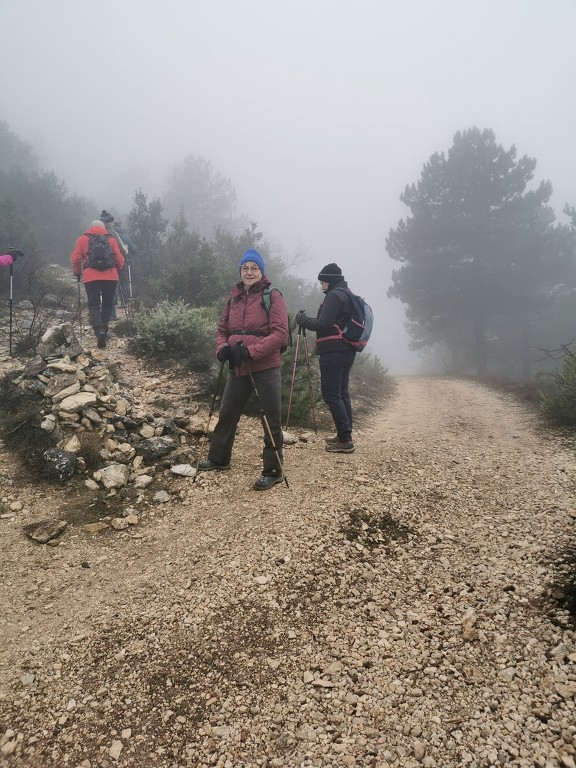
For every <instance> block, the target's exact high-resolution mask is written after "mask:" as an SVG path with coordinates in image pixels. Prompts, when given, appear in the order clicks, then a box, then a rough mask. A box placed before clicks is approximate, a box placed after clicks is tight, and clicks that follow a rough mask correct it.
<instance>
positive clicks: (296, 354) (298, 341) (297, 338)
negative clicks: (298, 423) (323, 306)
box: [286, 325, 302, 429]
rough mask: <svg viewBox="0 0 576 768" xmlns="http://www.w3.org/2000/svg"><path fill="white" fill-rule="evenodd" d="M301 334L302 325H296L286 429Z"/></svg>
mask: <svg viewBox="0 0 576 768" xmlns="http://www.w3.org/2000/svg"><path fill="white" fill-rule="evenodd" d="M301 335H302V327H301V326H300V325H299V326H298V335H297V336H296V348H295V349H296V351H295V352H294V366H293V368H292V381H291V382H290V394H289V395H288V410H287V412H286V429H288V422H289V421H290V409H291V407H292V395H293V394H294V382H295V381H296V369H297V367H298V351H299V349H300V336H301Z"/></svg>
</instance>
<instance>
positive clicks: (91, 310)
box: [70, 219, 124, 349]
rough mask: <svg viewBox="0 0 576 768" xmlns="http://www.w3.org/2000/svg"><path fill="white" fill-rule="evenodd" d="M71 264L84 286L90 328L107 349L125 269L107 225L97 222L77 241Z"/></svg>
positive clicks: (99, 344)
mask: <svg viewBox="0 0 576 768" xmlns="http://www.w3.org/2000/svg"><path fill="white" fill-rule="evenodd" d="M96 252H98V255H96ZM93 254H94V255H93ZM70 262H71V264H72V269H73V270H74V274H75V275H76V277H77V279H78V280H79V281H80V280H81V281H82V282H83V283H84V288H85V290H86V296H87V298H88V317H89V319H90V325H91V326H92V328H93V329H94V333H95V334H96V338H97V339H98V347H99V348H100V349H103V348H104V347H105V346H106V338H107V335H108V323H109V322H110V316H111V315H112V310H113V301H114V291H115V290H116V284H117V283H118V270H119V269H122V267H123V266H124V256H123V255H122V254H121V253H120V249H119V248H118V243H117V242H116V240H115V239H114V238H113V237H112V236H111V235H109V234H108V233H107V232H106V227H105V226H104V224H103V223H102V222H101V221H100V220H99V219H96V220H95V221H93V222H92V223H91V224H90V227H89V228H88V229H87V230H86V232H85V234H83V235H80V237H79V238H78V240H76V245H75V246H74V250H73V251H72V254H71V256H70Z"/></svg>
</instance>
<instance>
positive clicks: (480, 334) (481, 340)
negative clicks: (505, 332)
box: [474, 317, 488, 376]
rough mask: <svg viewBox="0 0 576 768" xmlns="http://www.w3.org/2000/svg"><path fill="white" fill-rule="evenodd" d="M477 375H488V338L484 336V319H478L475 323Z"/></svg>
mask: <svg viewBox="0 0 576 768" xmlns="http://www.w3.org/2000/svg"><path fill="white" fill-rule="evenodd" d="M474 334H475V352H476V375H477V376H485V375H486V374H487V373H488V361H487V357H486V336H485V334H484V318H483V317H477V318H476V319H475V321H474Z"/></svg>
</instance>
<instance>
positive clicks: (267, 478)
mask: <svg viewBox="0 0 576 768" xmlns="http://www.w3.org/2000/svg"><path fill="white" fill-rule="evenodd" d="M283 479H284V478H283V477H282V475H262V477H259V478H258V480H256V482H255V483H254V485H253V486H252V487H253V488H254V490H255V491H267V490H268V488H272V486H273V485H276V483H281V482H282V480H283Z"/></svg>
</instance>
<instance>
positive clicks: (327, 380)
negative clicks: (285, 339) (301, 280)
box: [295, 263, 356, 453]
mask: <svg viewBox="0 0 576 768" xmlns="http://www.w3.org/2000/svg"><path fill="white" fill-rule="evenodd" d="M318 280H320V282H321V284H322V291H323V292H324V293H325V294H326V298H325V299H324V301H323V302H322V304H321V305H320V309H319V310H318V315H317V317H316V318H313V317H308V315H307V314H306V312H304V311H303V310H302V311H300V312H298V314H297V315H296V318H295V319H296V322H297V324H298V325H300V326H301V327H302V328H306V330H309V331H315V332H316V353H317V355H318V361H319V363H320V387H321V390H322V399H323V400H324V402H325V403H326V405H327V406H328V408H329V409H330V413H331V415H332V419H333V420H334V424H335V426H336V436H335V437H329V438H328V439H327V440H326V450H327V451H330V452H331V453H353V452H354V443H353V441H352V403H351V402H350V394H349V392H348V383H349V380H350V371H351V369H352V366H353V365H354V360H355V359H356V350H355V349H354V347H352V346H350V344H348V342H346V341H344V339H342V330H343V329H344V326H345V325H346V322H347V321H348V320H349V319H350V316H351V314H352V304H351V302H350V299H349V298H348V294H347V291H348V283H347V282H346V280H345V279H344V275H343V274H342V270H341V269H340V267H339V266H338V264H334V263H332V264H327V265H326V266H325V267H324V268H323V269H322V271H321V272H320V274H319V275H318ZM341 288H343V289H344V290H337V289H341Z"/></svg>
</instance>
